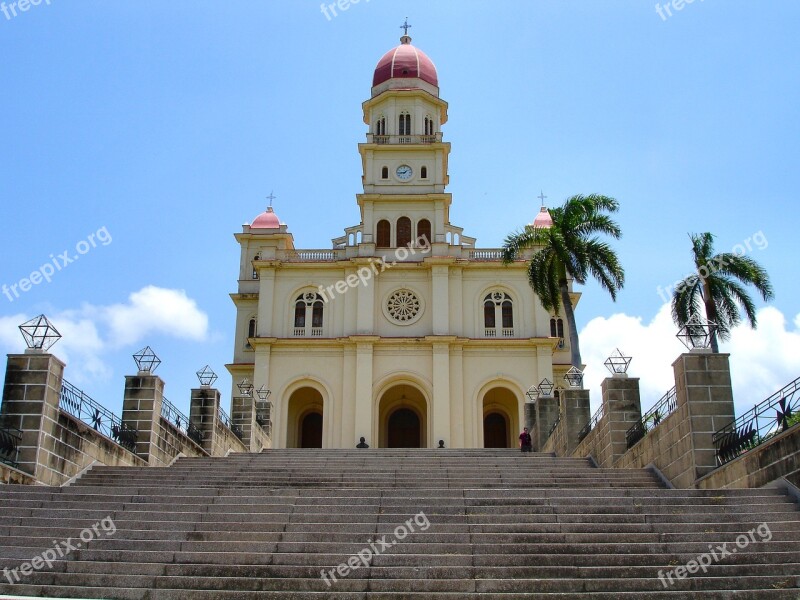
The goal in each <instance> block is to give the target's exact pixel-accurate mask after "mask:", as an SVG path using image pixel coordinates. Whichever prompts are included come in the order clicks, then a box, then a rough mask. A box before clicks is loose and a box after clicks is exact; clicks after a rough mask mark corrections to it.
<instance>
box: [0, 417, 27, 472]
mask: <svg viewBox="0 0 800 600" xmlns="http://www.w3.org/2000/svg"><path fill="white" fill-rule="evenodd" d="M20 442H22V431H21V430H19V429H17V428H16V427H7V426H2V427H0V462H2V463H5V464H7V465H9V466H12V467H14V468H16V467H18V466H19V460H18V459H19V445H20Z"/></svg>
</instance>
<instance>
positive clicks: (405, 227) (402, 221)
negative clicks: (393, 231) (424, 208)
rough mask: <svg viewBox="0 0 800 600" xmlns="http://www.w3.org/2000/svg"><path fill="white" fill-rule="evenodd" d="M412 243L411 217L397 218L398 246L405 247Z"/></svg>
mask: <svg viewBox="0 0 800 600" xmlns="http://www.w3.org/2000/svg"><path fill="white" fill-rule="evenodd" d="M410 245H411V219H409V218H408V217H400V218H399V219H397V247H398V248H405V247H406V246H410Z"/></svg>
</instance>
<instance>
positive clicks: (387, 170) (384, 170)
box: [381, 167, 389, 179]
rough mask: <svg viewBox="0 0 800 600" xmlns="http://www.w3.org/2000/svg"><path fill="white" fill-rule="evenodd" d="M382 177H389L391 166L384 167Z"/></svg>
mask: <svg viewBox="0 0 800 600" xmlns="http://www.w3.org/2000/svg"><path fill="white" fill-rule="evenodd" d="M381 179H389V167H383V168H382V169H381Z"/></svg>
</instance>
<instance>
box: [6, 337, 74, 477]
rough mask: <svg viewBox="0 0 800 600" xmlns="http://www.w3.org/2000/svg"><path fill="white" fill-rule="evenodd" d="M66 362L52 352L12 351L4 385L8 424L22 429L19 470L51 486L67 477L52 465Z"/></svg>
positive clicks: (18, 460) (18, 457) (19, 446)
mask: <svg viewBox="0 0 800 600" xmlns="http://www.w3.org/2000/svg"><path fill="white" fill-rule="evenodd" d="M64 366H65V365H64V363H63V362H61V361H60V360H59V359H58V358H56V357H55V356H53V355H52V354H44V353H41V352H36V351H28V352H26V353H25V354H9V355H8V363H7V367H6V380H5V386H4V387H3V405H2V417H3V421H4V424H5V425H7V426H9V427H14V428H16V429H19V430H21V431H22V440H21V441H20V442H19V445H18V455H17V462H18V463H19V469H20V470H21V471H24V472H25V473H28V474H30V475H32V476H33V477H35V478H36V479H37V481H39V482H40V483H44V484H47V485H52V484H57V483H60V482H61V480H62V479H63V477H62V476H61V475H60V473H59V472H57V471H55V470H53V468H52V467H50V465H51V464H52V461H51V460H50V457H51V456H54V455H53V454H51V451H52V450H54V447H53V446H52V444H55V442H56V439H57V438H56V436H55V435H54V434H55V431H56V427H57V425H58V404H59V400H60V396H61V381H62V378H63V376H64Z"/></svg>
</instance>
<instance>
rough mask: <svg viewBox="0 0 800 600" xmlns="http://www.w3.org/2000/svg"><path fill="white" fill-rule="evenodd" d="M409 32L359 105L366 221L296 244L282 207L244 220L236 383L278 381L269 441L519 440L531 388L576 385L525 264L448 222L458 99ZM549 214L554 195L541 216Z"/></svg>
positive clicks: (453, 444) (472, 444)
mask: <svg viewBox="0 0 800 600" xmlns="http://www.w3.org/2000/svg"><path fill="white" fill-rule="evenodd" d="M400 41H401V43H400V45H399V46H397V47H396V48H393V49H391V50H389V51H388V52H387V53H386V54H384V55H383V57H382V58H381V59H380V60H379V61H378V64H377V66H376V67H375V72H374V74H373V78H372V91H371V95H370V98H369V99H368V100H367V101H365V102H364V103H363V111H364V123H365V124H366V125H367V127H368V130H367V134H366V141H365V142H364V143H360V144H358V152H359V154H360V155H361V163H362V167H363V174H362V186H363V191H362V193H359V194H357V195H356V203H357V208H358V214H359V217H360V221H359V222H358V224H357V225H354V226H352V227H348V228H346V229H345V230H344V235H342V236H339V237H336V238H335V239H333V240H332V242H333V244H332V247H331V248H330V249H298V248H295V246H294V241H293V237H292V234H291V233H290V231H289V227H288V225H287V224H285V223H281V221H280V219H279V218H278V216H277V214H276V213H275V212H274V211H273V210H272V208H271V207H270V208H268V209H267V210H266V212H264V213H262V214H260V215H258V216H257V217H256V218H255V220H254V221H253V222H252V223H251V224H250V225H244V226H243V227H242V232H241V233H238V234H236V240H237V241H238V243H239V244H240V246H241V261H240V268H239V282H238V290H237V292H236V293H235V294H232V298H233V301H234V304H235V305H236V311H237V313H236V314H237V317H236V336H235V349H234V358H233V363H232V364H230V365H228V369H229V371H230V373H231V375H232V377H233V395H234V396H240V395H241V394H240V393H239V392H238V390H237V385H238V384H239V383H240V382H241V381H242V380H244V379H248V380H249V381H250V382H252V384H253V385H254V386H255V388H256V389H259V388H260V389H262V390H266V389H269V390H270V391H271V395H270V398H269V400H270V402H271V406H270V419H271V445H272V447H273V448H308V447H322V448H353V447H355V446H356V444H358V443H359V439H360V438H361V437H364V438H365V439H366V443H367V444H369V446H370V447H372V448H387V447H393V448H400V447H402V448H435V447H437V446H439V445H440V440H441V441H442V442H443V443H444V446H445V447H447V448H482V447H494V448H497V447H516V446H517V443H518V442H517V437H518V435H519V432H520V430H521V428H522V427H523V426H524V425H525V418H526V417H525V416H526V411H525V403H526V394H525V392H526V390H528V388H529V387H530V386H532V385H538V384H539V383H540V382H541V381H542V380H543V379H548V380H549V381H551V382H553V383H554V384H555V386H556V388H557V389H558V387H561V386H564V385H565V383H564V379H563V377H564V374H565V373H566V372H567V370H568V369H569V367H570V365H569V362H570V354H569V348H568V344H569V335H568V332H565V331H564V328H565V325H566V323H565V322H563V321H562V320H561V319H560V318H558V317H556V316H555V315H553V314H550V313H549V312H548V311H546V310H544V309H543V308H542V305H541V303H540V301H539V299H538V298H537V296H536V295H535V294H534V292H533V290H532V289H531V288H530V286H529V284H528V280H527V274H526V266H527V262H526V261H523V260H520V261H518V262H515V263H513V264H510V265H504V264H503V263H502V260H501V251H500V250H499V249H496V248H495V249H486V248H484V249H482V248H478V247H476V240H475V238H473V237H469V236H467V235H464V233H463V230H462V228H460V227H458V226H456V225H454V224H452V223H451V221H450V208H451V204H452V201H453V199H452V197H451V194H449V193H447V191H446V189H447V185H448V183H449V176H448V155H449V153H450V143H449V142H447V141H445V139H444V136H443V133H442V130H443V127H444V125H445V124H446V123H447V108H448V104H447V102H445V101H444V100H442V99H441V98H440V97H439V78H438V73H437V70H436V67H435V66H434V63H433V61H431V59H430V58H428V57H427V56H426V55H425V54H424V53H423V52H422V51H421V50H419V49H418V48H416V47H415V46H413V45H412V44H411V38H410V37H409V36H408V35H404V36H403V37H402V38H401V40H400ZM354 208H355V207H354ZM355 212H356V211H355V210H354V216H355ZM354 220H355V218H354ZM551 223H552V221H551V220H550V215H549V213H548V212H547V210H546V209H545V208H543V209H542V211H541V212H540V213H539V214H538V215H537V216H536V219H535V220H534V222H533V223H532V224H531V226H534V227H547V226H548V225H549V224H551ZM296 225H302V224H300V223H298V224H296ZM515 226H516V224H515V223H508V229H509V230H512V229H513V228H514V227H515ZM526 256H527V257H530V256H531V254H530V253H529V254H527V255H526ZM578 296H579V294H573V303H576V302H577V300H578Z"/></svg>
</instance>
